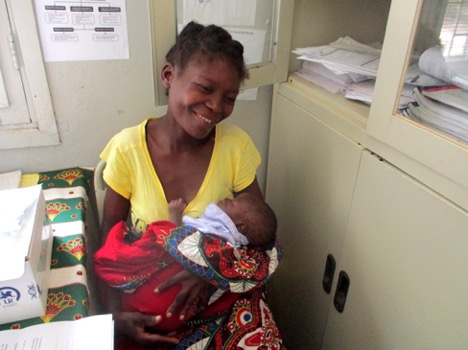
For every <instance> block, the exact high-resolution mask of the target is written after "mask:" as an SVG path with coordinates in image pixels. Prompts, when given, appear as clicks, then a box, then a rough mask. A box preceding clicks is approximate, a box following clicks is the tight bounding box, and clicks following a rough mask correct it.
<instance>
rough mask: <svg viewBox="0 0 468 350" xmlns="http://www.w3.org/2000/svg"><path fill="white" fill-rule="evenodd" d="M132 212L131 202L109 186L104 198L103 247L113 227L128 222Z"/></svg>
mask: <svg viewBox="0 0 468 350" xmlns="http://www.w3.org/2000/svg"><path fill="white" fill-rule="evenodd" d="M129 210H130V201H129V200H128V199H126V198H124V197H122V196H121V195H120V194H118V193H117V192H115V191H114V190H113V189H112V188H110V187H109V186H108V187H107V190H106V197H105V198H104V213H103V219H102V223H101V245H103V244H104V242H105V241H106V237H107V235H108V233H109V231H110V229H111V228H112V227H114V225H115V224H117V223H118V222H120V221H126V220H127V217H128V212H129Z"/></svg>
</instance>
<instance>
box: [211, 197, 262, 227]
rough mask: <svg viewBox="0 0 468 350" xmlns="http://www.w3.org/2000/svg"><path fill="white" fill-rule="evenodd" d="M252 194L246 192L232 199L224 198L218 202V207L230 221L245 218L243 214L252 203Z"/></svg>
mask: <svg viewBox="0 0 468 350" xmlns="http://www.w3.org/2000/svg"><path fill="white" fill-rule="evenodd" d="M252 197H253V196H252V195H251V194H248V193H243V194H240V195H239V196H237V197H236V198H234V199H228V198H225V199H223V200H221V201H219V202H218V204H217V205H218V207H220V208H221V209H222V210H223V211H224V212H225V213H226V214H227V215H228V216H229V217H230V218H231V220H232V221H234V222H237V221H238V220H242V219H245V215H246V214H247V212H248V211H249V207H250V206H251V205H252V204H253V199H254V198H252Z"/></svg>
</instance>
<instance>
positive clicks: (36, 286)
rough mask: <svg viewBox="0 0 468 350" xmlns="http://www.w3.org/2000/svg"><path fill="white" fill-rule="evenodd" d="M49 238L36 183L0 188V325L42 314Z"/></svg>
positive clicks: (40, 195) (50, 236)
mask: <svg viewBox="0 0 468 350" xmlns="http://www.w3.org/2000/svg"><path fill="white" fill-rule="evenodd" d="M52 239H53V234H52V229H51V227H50V224H49V220H48V218H47V215H46V211H45V199H44V195H43V193H42V188H41V186H40V185H37V186H32V187H26V188H19V189H13V190H5V191H0V266H1V269H0V324H1V323H7V322H14V321H20V320H24V319H28V318H32V317H38V316H42V315H44V314H45V311H46V303H47V294H48V287H49V272H50V260H51V253H52Z"/></svg>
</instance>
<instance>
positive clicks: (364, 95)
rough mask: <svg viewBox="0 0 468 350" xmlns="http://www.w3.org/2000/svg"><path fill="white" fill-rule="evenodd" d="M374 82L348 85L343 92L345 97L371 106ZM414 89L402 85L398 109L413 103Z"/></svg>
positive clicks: (368, 81)
mask: <svg viewBox="0 0 468 350" xmlns="http://www.w3.org/2000/svg"><path fill="white" fill-rule="evenodd" d="M374 89H375V80H366V81H362V82H358V83H353V84H350V85H348V87H347V88H346V91H345V97H346V98H348V99H351V100H358V101H362V102H364V103H367V104H371V102H372V98H373V96H374ZM413 89H414V87H413V86H411V85H408V84H404V86H403V90H402V92H401V96H400V100H399V102H398V109H399V110H402V109H404V108H406V107H407V106H408V104H409V103H411V102H414V101H415V99H414V97H413V95H412V91H413Z"/></svg>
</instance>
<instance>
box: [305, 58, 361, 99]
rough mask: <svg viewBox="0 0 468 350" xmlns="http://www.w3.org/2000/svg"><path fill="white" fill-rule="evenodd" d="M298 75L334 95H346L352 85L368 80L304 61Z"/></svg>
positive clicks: (357, 75) (359, 75) (354, 74)
mask: <svg viewBox="0 0 468 350" xmlns="http://www.w3.org/2000/svg"><path fill="white" fill-rule="evenodd" d="M296 74H297V75H299V76H300V77H302V78H304V79H306V80H308V81H311V82H313V83H315V84H317V85H319V86H321V87H323V88H324V89H326V90H328V91H330V92H332V93H334V94H336V93H344V92H345V91H346V88H347V87H348V86H349V85H350V84H352V83H356V82H360V81H363V80H367V79H368V78H367V77H366V76H363V75H361V74H356V73H346V74H336V73H335V72H333V71H332V70H330V69H328V68H327V67H326V66H324V65H323V64H321V63H317V62H311V61H304V62H303V63H302V68H300V69H299V70H298V71H297V72H296Z"/></svg>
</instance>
